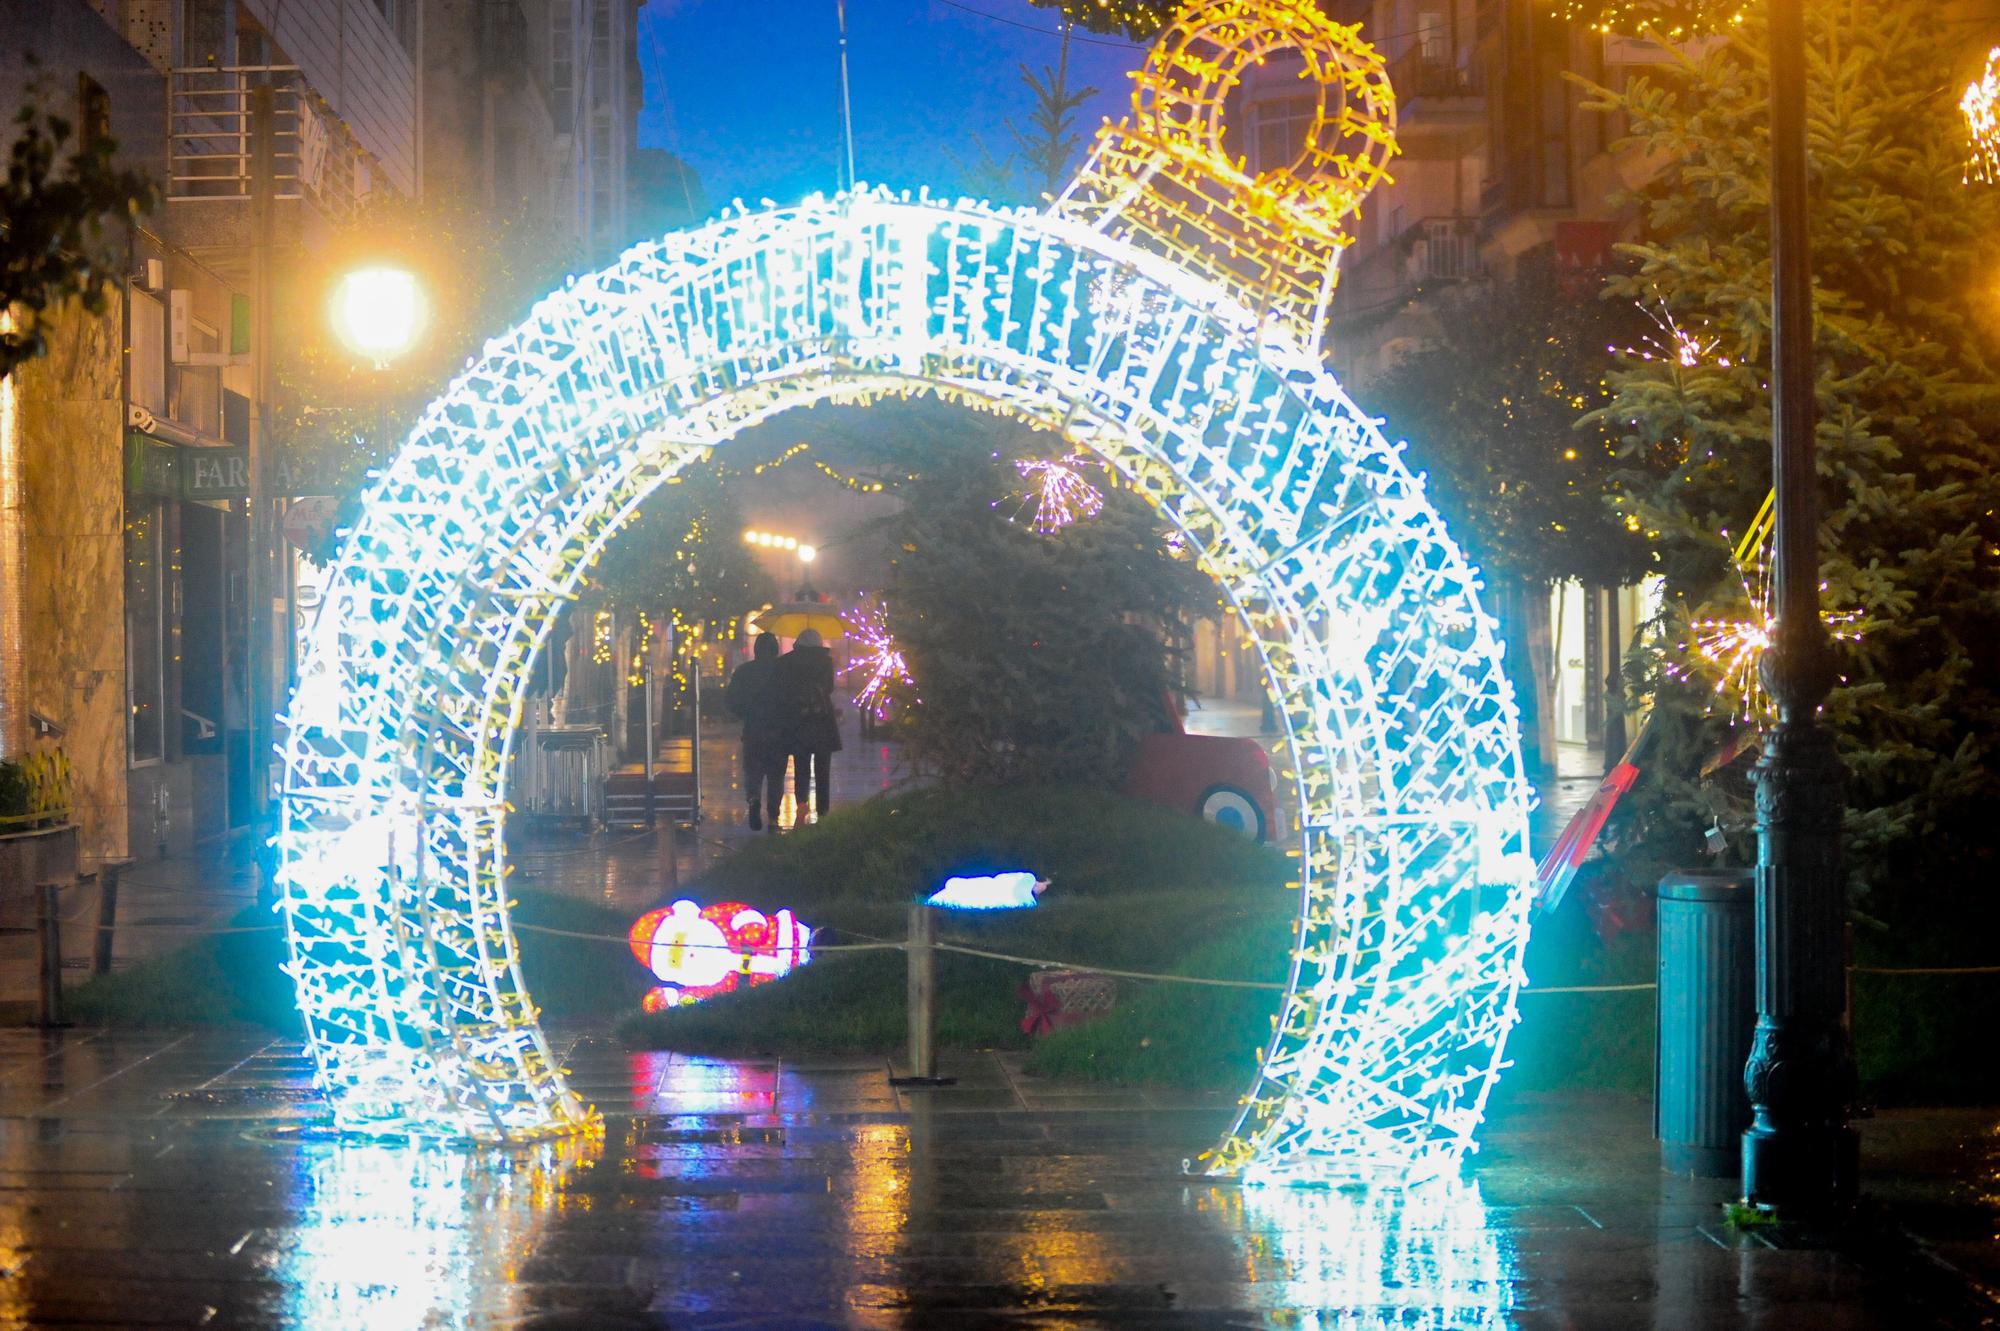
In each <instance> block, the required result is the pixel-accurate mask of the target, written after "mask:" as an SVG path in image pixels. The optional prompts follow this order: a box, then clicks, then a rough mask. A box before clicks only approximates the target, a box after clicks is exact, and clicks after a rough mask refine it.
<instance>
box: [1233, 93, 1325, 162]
mask: <svg viewBox="0 0 2000 1331" xmlns="http://www.w3.org/2000/svg"><path fill="white" fill-rule="evenodd" d="M1318 113H1319V99H1318V98H1317V97H1310V96H1307V97H1299V96H1294V97H1268V98H1264V99H1262V100H1259V101H1255V102H1252V103H1250V169H1251V170H1252V171H1253V172H1255V173H1257V174H1259V175H1262V174H1263V173H1264V172H1267V171H1283V170H1285V169H1287V168H1289V167H1290V166H1292V165H1293V164H1294V163H1296V162H1297V161H1298V160H1299V158H1301V157H1303V156H1304V155H1305V151H1306V136H1307V135H1308V134H1310V133H1311V132H1312V125H1313V118H1314V117H1315V116H1316V115H1317V114H1318Z"/></svg>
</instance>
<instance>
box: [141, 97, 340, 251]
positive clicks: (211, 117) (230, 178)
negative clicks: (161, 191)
mask: <svg viewBox="0 0 2000 1331" xmlns="http://www.w3.org/2000/svg"><path fill="white" fill-rule="evenodd" d="M262 87H268V88H270V89H271V92H272V144H271V148H272V152H271V176H272V195H273V197H274V198H276V199H280V200H298V201H304V202H308V203H311V204H312V205H314V206H315V207H316V208H318V209H319V210H320V212H322V213H323V214H325V215H326V216H328V217H330V218H334V219H340V218H345V217H347V216H349V215H350V214H352V213H353V211H354V208H355V206H356V204H357V203H359V202H360V200H361V199H362V198H364V197H365V196H366V195H367V193H368V192H369V190H370V189H372V188H373V187H374V183H375V179H376V176H377V174H378V171H377V169H376V164H375V159H374V158H373V157H372V156H371V155H370V154H369V153H368V152H367V150H365V149H364V148H362V147H361V145H360V144H358V143H356V142H355V140H354V136H353V135H352V134H350V133H349V132H348V130H347V127H346V126H345V125H344V124H342V123H341V122H340V120H339V118H338V117H336V116H334V115H333V114H332V112H331V111H330V110H329V109H328V108H327V105H326V103H325V101H324V100H323V99H321V98H320V96H319V95H318V94H317V93H315V92H314V91H313V90H312V88H311V87H310V86H309V85H308V84H307V83H306V81H305V79H304V77H303V76H302V75H301V74H300V73H299V71H298V70H297V69H296V68H295V67H292V66H289V65H257V66H236V67H214V66H203V67H200V68H195V69H176V70H173V71H171V72H170V73H169V74H168V78H167V198H168V199H169V201H170V202H173V203H186V202H195V201H208V200H218V199H244V200H247V199H249V198H250V196H251V193H252V179H253V176H254V175H255V165H254V147H253V143H254V136H253V134H252V115H251V105H252V103H253V100H254V94H255V92H256V90H257V89H258V88H262Z"/></svg>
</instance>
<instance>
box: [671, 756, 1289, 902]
mask: <svg viewBox="0 0 2000 1331" xmlns="http://www.w3.org/2000/svg"><path fill="white" fill-rule="evenodd" d="M1009 869H1031V870H1033V871H1034V872H1035V873H1036V874H1038V875H1040V876H1041V877H1043V878H1047V879H1049V880H1050V881H1051V882H1052V883H1053V884H1054V885H1055V886H1054V890H1053V892H1052V894H1051V895H1052V897H1053V898H1074V897H1084V896H1088V897H1109V896H1118V895H1133V896H1140V897H1147V896H1151V895H1153V894H1156V893H1159V892H1163V891H1170V890H1174V889H1179V888H1199V889H1204V890H1212V891H1217V892H1224V893H1226V892H1229V891H1232V890H1236V889H1247V888H1257V887H1275V886H1278V885H1281V884H1282V883H1284V881H1285V880H1286V878H1287V876H1288V870H1287V864H1286V860H1285V857H1284V855H1283V854H1282V853H1281V852H1279V851H1276V850H1274V849H1272V848H1270V847H1268V846H1259V845H1255V844H1253V843H1250V842H1247V841H1245V840H1244V839H1243V838H1242V837H1240V836H1238V835H1237V834H1235V833H1233V832H1230V831H1228V830H1226V829H1224V828H1220V827H1216V826H1215V825H1213V824H1211V823H1205V822H1202V821H1201V820H1199V819H1196V818H1189V817H1187V816H1185V815H1183V814H1178V813H1174V812H1172V811H1171V810H1167V809H1162V808H1159V807H1158V806H1156V805H1152V804H1144V803H1141V802H1139V801H1137V800H1131V799H1127V798H1125V797H1124V796H1122V795H1115V794H1112V793H1111V792H1109V791H1105V790H1096V789H1091V788H1088V787H1073V786H1009V787H1003V788H999V789H993V790H969V791H947V790H938V789H935V788H926V789H922V790H913V791H906V792H898V793H895V794H891V795H884V796H881V797H879V798H876V799H872V800H867V801H865V802H863V803H860V804H853V805H849V806H847V807H846V808H842V809H836V810H834V811H833V812H832V813H831V814H829V815H828V816H827V817H826V818H824V819H822V820H821V821H820V822H819V823H818V824H817V825H815V826H812V827H808V828H804V829H802V830H800V831H796V832H792V833H789V834H787V835H785V836H779V837H766V838H763V839H762V840H758V841H752V842H750V843H749V844H747V845H745V846H744V847H743V848H742V849H741V850H739V851H737V852H736V853H735V854H734V855H731V856H730V857H729V858H727V859H725V860H723V861H722V862H721V863H719V864H717V865H715V866H714V867H713V868H711V869H710V870H709V871H708V872H707V873H706V874H704V875H702V878H701V880H700V882H699V883H698V884H696V885H694V886H692V887H690V889H689V891H690V892H698V893H699V894H700V897H701V899H702V900H704V901H709V900H715V901H724V900H735V901H743V902H747V903H748V904H750V905H752V906H757V907H759V908H761V909H777V908H778V907H781V906H789V907H791V908H792V909H793V910H795V911H797V912H799V914H800V915H801V916H802V917H803V918H805V919H806V920H807V921H808V922H809V923H812V924H815V925H817V924H821V923H836V921H833V920H831V919H828V920H824V921H822V920H816V919H814V918H813V917H812V916H811V915H810V914H808V913H807V910H808V908H820V909H822V911H824V909H825V908H827V907H830V906H831V907H838V906H841V905H845V904H848V903H854V902H871V901H872V902H879V903H883V904H892V905H896V906H901V905H903V904H904V903H906V902H909V901H911V900H914V899H916V898H917V897H919V896H920V895H924V894H927V893H929V892H931V891H934V890H935V889H936V888H937V887H939V886H940V885H941V884H942V883H943V882H944V880H945V879H946V878H947V877H950V876H951V875H953V874H980V873H993V872H997V871H1001V870H1009Z"/></svg>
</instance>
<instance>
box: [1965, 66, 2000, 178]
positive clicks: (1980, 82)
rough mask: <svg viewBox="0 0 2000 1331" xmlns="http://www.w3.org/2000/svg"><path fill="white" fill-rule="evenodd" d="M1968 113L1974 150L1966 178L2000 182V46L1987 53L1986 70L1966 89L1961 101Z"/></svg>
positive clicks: (1970, 157)
mask: <svg viewBox="0 0 2000 1331" xmlns="http://www.w3.org/2000/svg"><path fill="white" fill-rule="evenodd" d="M1958 106H1959V109H1960V110H1961V111H1963V112H1965V127H1966V132H1967V133H1969V134H1970V135H1971V136H1972V152H1971V154H1970V155H1969V156H1968V157H1967V159H1966V163H1965V180H1966V183H1967V184H1971V183H1972V182H1973V181H1975V180H1980V181H1984V182H1986V183H1987V184H1989V185H2000V46H1996V47H1994V48H1993V49H1992V50H1991V51H1988V52H1987V53H1986V71H1985V73H1983V74H1981V75H1980V76H1979V78H1977V79H1976V80H1974V81H1973V82H1972V83H1971V84H1970V85H1968V86H1967V88H1966V90H1965V96H1963V97H1961V98H1960V99H1959V102H1958Z"/></svg>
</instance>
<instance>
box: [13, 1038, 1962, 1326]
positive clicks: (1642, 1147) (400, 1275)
mask: <svg viewBox="0 0 2000 1331" xmlns="http://www.w3.org/2000/svg"><path fill="white" fill-rule="evenodd" d="M561 1054H562V1059H563V1062H564V1063H565V1065H566V1066H568V1067H569V1068H570V1070H571V1075H572V1079H573V1084H574V1085H575V1086H576V1087H577V1088H578V1089H579V1090H580V1091H581V1092H583V1093H584V1094H585V1095H587V1096H588V1097H589V1098H590V1099H592V1100H593V1101H594V1102H595V1103H596V1104H597V1105H598V1106H599V1107H600V1108H601V1109H602V1110H603V1111H604V1114H605V1117H606V1131H605V1134H604V1136H603V1138H602V1139H601V1140H595V1141H582V1142H565V1143H551V1144H545V1145H542V1146H539V1147H533V1148H524V1149H518V1150H476V1149H460V1148H444V1147H434V1146H433V1147H427V1146H420V1145H411V1144H407V1143H397V1142H363V1141H346V1140H341V1139H339V1138H337V1137H334V1136H332V1135H330V1134H329V1133H328V1132H327V1131H326V1121H325V1118H324V1115H323V1111H322V1110H321V1108H320V1106H319V1104H318V1102H317V1101H316V1100H315V1099H314V1097H313V1094H312V1092H311V1091H310V1089H309V1086H308V1078H307V1069H306V1066H305V1063H304V1061H303V1060H302V1058H301V1057H300V1055H299V1051H298V1049H297V1047H296V1046H294V1045H291V1044H288V1043H285V1042H274V1041H269V1040H266V1039H263V1038H260V1037H257V1036H253V1035H249V1034H243V1033H234V1032H213V1031H211V1032H202V1033H182V1034H127V1035H116V1034H49V1035H41V1034H36V1033H29V1032H6V1033H0V1303H3V1304H4V1314H0V1320H4V1322H5V1324H6V1325H8V1326H22V1327H36V1326H63V1327H68V1328H112V1327H124V1328H130V1327H137V1326H160V1327H196V1326H208V1327H243V1328H261V1327H281V1326H282V1327H295V1328H329V1329H331V1328H341V1329H342V1331H345V1329H346V1328H357V1327H365V1328H367V1329H368V1331H401V1329H402V1328H411V1329H412V1331H414V1329H415V1328H419V1327H482V1328H487V1327H490V1328H519V1329H520V1331H531V1329H532V1331H557V1328H572V1329H575V1331H582V1329H583V1328H590V1329H591V1331H621V1329H637V1328H649V1329H654V1331H667V1329H668V1328H671V1329H672V1331H722V1329H723V1328H730V1329H731V1331H751V1329H753V1328H773V1329H775V1328H790V1329H793V1331H801V1329H804V1328H834V1327H841V1328H847V1327H853V1328H908V1329H909V1331H958V1329H960V1328H995V1327H1042V1328H1047V1327H1092V1328H1130V1329H1132V1331H1142V1329H1143V1331H1175V1329H1177V1328H1218V1329H1219V1328H1265V1327H1319V1328H1327V1327H1336V1326H1342V1327H1344V1326H1353V1327H1381V1326H1394V1327H1398V1328H1489V1327H1492V1328H1497V1327H1525V1328H1543V1327H1547V1328H1557V1327H1561V1328H1585V1329H1588V1328H1596V1327H1605V1328H1625V1327H1653V1328H1663V1329H1664V1328H1675V1329H1676V1331H1678V1329H1679V1328H1693V1327H1702V1328H1717V1327H1736V1326H1744V1327H1812V1328H1814V1331H1843V1329H1845V1328H1864V1327H1896V1328H1901V1327H1912V1326H1968V1327H1969V1326H1975V1325H1980V1324H1982V1322H1983V1321H1984V1320H1985V1319H1987V1318H1990V1317H1991V1316H1992V1315H1993V1312H1994V1309H1993V1306H1992V1305H1991V1304H1990V1303H1987V1302H1986V1301H1985V1300H1983V1299H1982V1298H1981V1297H1980V1296H1979V1295H1978V1294H1977V1293H1976V1291H1974V1290H1973V1289H1972V1288H1971V1287H1970V1286H1969V1285H1968V1284H1967V1283H1966V1282H1965V1281H1964V1280H1962V1279H1960V1278H1958V1277H1956V1276H1955V1275H1954V1274H1952V1273H1951V1272H1950V1271H1948V1270H1946V1269H1945V1268H1943V1267H1941V1266H1938V1265H1936V1264H1933V1263H1931V1262H1928V1261H1927V1260H1925V1258H1924V1255H1923V1252H1922V1250H1921V1249H1919V1248H1917V1247H1915V1246H1914V1245H1912V1244H1910V1243H1909V1242H1907V1241H1906V1240H1905V1239H1904V1238H1903V1237H1901V1236H1900V1235H1899V1234H1898V1233H1897V1232H1896V1231H1895V1230H1894V1229H1893V1228H1892V1227H1891V1226H1889V1225H1888V1224H1887V1223H1886V1222H1885V1221H1884V1220H1882V1219H1881V1218H1879V1217H1871V1218H1869V1219H1866V1220H1865V1221H1864V1223H1863V1224H1862V1225H1861V1226H1860V1227H1859V1228H1857V1229H1856V1230H1855V1231H1854V1232H1853V1233H1852V1234H1851V1235H1850V1236H1849V1237H1848V1238H1846V1239H1844V1240H1842V1241H1840V1242H1838V1243H1835V1244H1833V1245H1831V1246H1824V1247H1808V1246H1799V1245H1798V1244H1796V1243H1795V1242H1794V1241H1793V1240H1792V1239H1791V1238H1788V1237H1786V1236H1782V1235H1770V1234H1759V1233H1755V1232H1752V1233H1742V1232H1738V1231H1736V1230H1733V1229H1731V1228H1729V1227H1728V1225H1726V1224H1725V1223H1724V1220H1723V1213H1722V1210H1721V1203H1722V1202H1723V1201H1724V1200H1725V1199H1726V1198H1727V1197H1728V1196H1729V1194H1730V1192H1731V1188H1730V1187H1729V1185H1727V1184H1725V1183H1720V1182H1691V1181H1687V1180H1676V1179H1670V1178H1665V1177H1662V1176H1661V1175H1660V1173H1659V1172H1658V1169H1657V1165H1656V1163H1655V1157H1654V1156H1653V1154H1652V1146H1651V1143H1650V1141H1649V1140H1648V1138H1647V1125H1646V1118H1645V1107H1644V1105H1643V1104H1641V1103H1638V1102H1635V1101H1625V1100H1610V1099H1600V1098H1588V1097H1585V1098H1567V1099H1538V1100H1534V1101H1530V1102H1520V1103H1516V1104H1514V1105H1512V1106H1511V1107H1510V1108H1509V1109H1508V1110H1507V1111H1506V1112H1505V1113H1504V1114H1503V1115H1502V1116H1501V1117H1499V1118H1498V1119H1497V1120H1496V1121H1495V1122H1494V1123H1493V1124H1491V1125H1490V1130H1489V1131H1488V1133H1487V1135H1486V1142H1487V1147H1486V1150H1485V1151H1484V1152H1482V1154H1481V1155H1480V1156H1478V1157H1477V1158H1476V1159H1475V1160H1474V1161H1473V1162H1472V1164H1471V1166H1470V1167H1469V1168H1468V1169H1467V1171H1466V1173H1465V1175H1464V1177H1462V1178H1454V1179H1447V1180H1438V1181H1435V1182H1432V1183H1429V1184H1424V1185H1418V1186H1409V1187H1404V1186H1399V1185H1398V1184H1397V1182H1396V1181H1394V1180H1385V1181H1384V1182H1383V1183H1382V1184H1381V1185H1379V1186H1376V1187H1373V1188H1358V1189H1334V1190H1325V1189H1288V1188H1244V1187H1238V1186H1236V1185H1233V1184H1228V1183H1213V1182H1209V1181H1206V1180H1202V1179H1198V1178H1192V1179H1191V1178H1187V1177H1184V1176H1183V1175H1182V1174H1181V1162H1182V1160H1183V1159H1185V1158H1186V1157H1188V1156H1190V1155H1192V1154H1194V1153H1195V1152H1197V1151H1198V1150H1200V1149H1201V1148H1202V1147H1203V1146H1205V1145H1206V1144H1208V1143H1209V1142H1211V1141H1212V1140H1213V1139H1214V1138H1215V1136H1216V1135H1217V1133H1218V1132H1219V1131H1220V1130H1221V1128H1222V1127H1223V1126H1224V1125H1225V1124H1226V1122H1227V1120H1228V1117H1229V1115H1230V1113H1231V1112H1232V1109H1233V1106H1231V1105H1230V1104H1229V1103H1227V1102H1225V1101H1218V1100H1217V1099H1215V1098H1213V1097H1205V1096H1177V1095H1168V1094H1160V1093H1156V1092H1147V1091H1121V1090H1107V1089H1103V1088H1099V1087H1092V1086H1066V1085H1057V1084H1050V1083H1044V1082H1039V1081H1037V1080H1035V1079H1033V1078H1030V1077H1027V1076H1026V1075H1025V1074H1024V1073H1023V1072H1022V1070H1021V1066H1020V1062H1019V1060H1018V1059H1016V1058H1015V1057H1013V1056H1010V1055H996V1054H974V1055H965V1056H962V1057H960V1058H959V1059H957V1060H956V1061H955V1062H954V1063H952V1064H951V1065H950V1066H948V1067H947V1068H946V1069H945V1070H946V1071H948V1072H951V1073H955V1074H956V1075H957V1076H958V1078H959V1084H958V1085H957V1086H955V1087H951V1088H945V1089H939V1090H914V1091H913V1090H899V1089H897V1088H894V1087H891V1086H890V1085H889V1084H888V1079H887V1078H888V1073H889V1072H890V1071H891V1068H890V1066H889V1065H888V1064H887V1063H886V1062H884V1061H883V1060H881V1059H871V1058H832V1057H816V1058H810V1059H803V1060H798V1061H779V1060H738V1061H729V1060H715V1059H704V1058H691V1057H684V1056H679V1055H674V1054H667V1053H631V1052H627V1051H625V1050H622V1049H620V1048H617V1047H616V1046H614V1045H612V1044H611V1043H609V1042H607V1041H606V1040H604V1039H602V1038H598V1037H594V1036H587V1035H585V1036H571V1037H568V1038H566V1039H564V1040H563V1041H562V1042H561ZM1993 1121H1994V1116H1993V1115H1991V1114H1986V1115H1978V1114H1969V1113H1968V1114H1960V1115H1957V1116H1955V1117H1951V1118H1948V1119H1938V1118H1935V1117H1931V1118H1905V1117H1901V1116H1893V1115H1892V1116H1885V1117H1884V1118H1883V1119H1878V1120H1875V1121H1874V1122H1872V1123H1870V1124H1868V1125H1866V1133H1867V1142H1868V1148H1869V1150H1868V1162H1869V1167H1870V1169H1871V1171H1873V1173H1874V1175H1875V1176H1877V1177H1882V1178H1893V1177H1894V1174H1895V1171H1896V1170H1897V1169H1898V1168H1899V1162H1900V1161H1901V1160H1902V1159H1904V1158H1905V1157H1906V1156H1907V1155H1909V1154H1911V1153H1912V1152H1913V1151H1918V1150H1929V1151H1932V1152H1936V1151H1939V1150H1944V1149H1949V1148H1951V1147H1953V1146H1957V1147H1959V1148H1961V1149H1962V1148H1963V1146H1964V1144H1965V1142H1967V1141H1969V1140H1973V1139H1975V1138H1976V1137H1977V1135H1978V1134H1979V1133H1981V1132H1983V1131H1985V1130H1987V1129H1990V1128H1991V1126H1992V1124H1993ZM1919 1144H1920V1145H1919ZM1985 1150H1986V1152H1987V1154H1989V1155H1990V1151H1991V1148H1990V1145H1989V1146H1987V1147H1986V1148H1985ZM1959 1206H1960V1211H1959V1219H1960V1221H1961V1222H1962V1223H1964V1224H1966V1225H1968V1226H1970V1225H1973V1224H1977V1223H1982V1222H1983V1223H1984V1224H1985V1225H1986V1226H1987V1232H1988V1233H1989V1234H1990V1233H1991V1232H1992V1228H1991V1227H1992V1225H1993V1223H1994V1221H1995V1219H1996V1214H1995V1209H1994V1204H1993V1203H1992V1201H1991V1200H1990V1199H1988V1200H1986V1201H1983V1202H1977V1203H1972V1204H1969V1205H1968V1204H1966V1203H1963V1202H1961V1203H1959Z"/></svg>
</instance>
